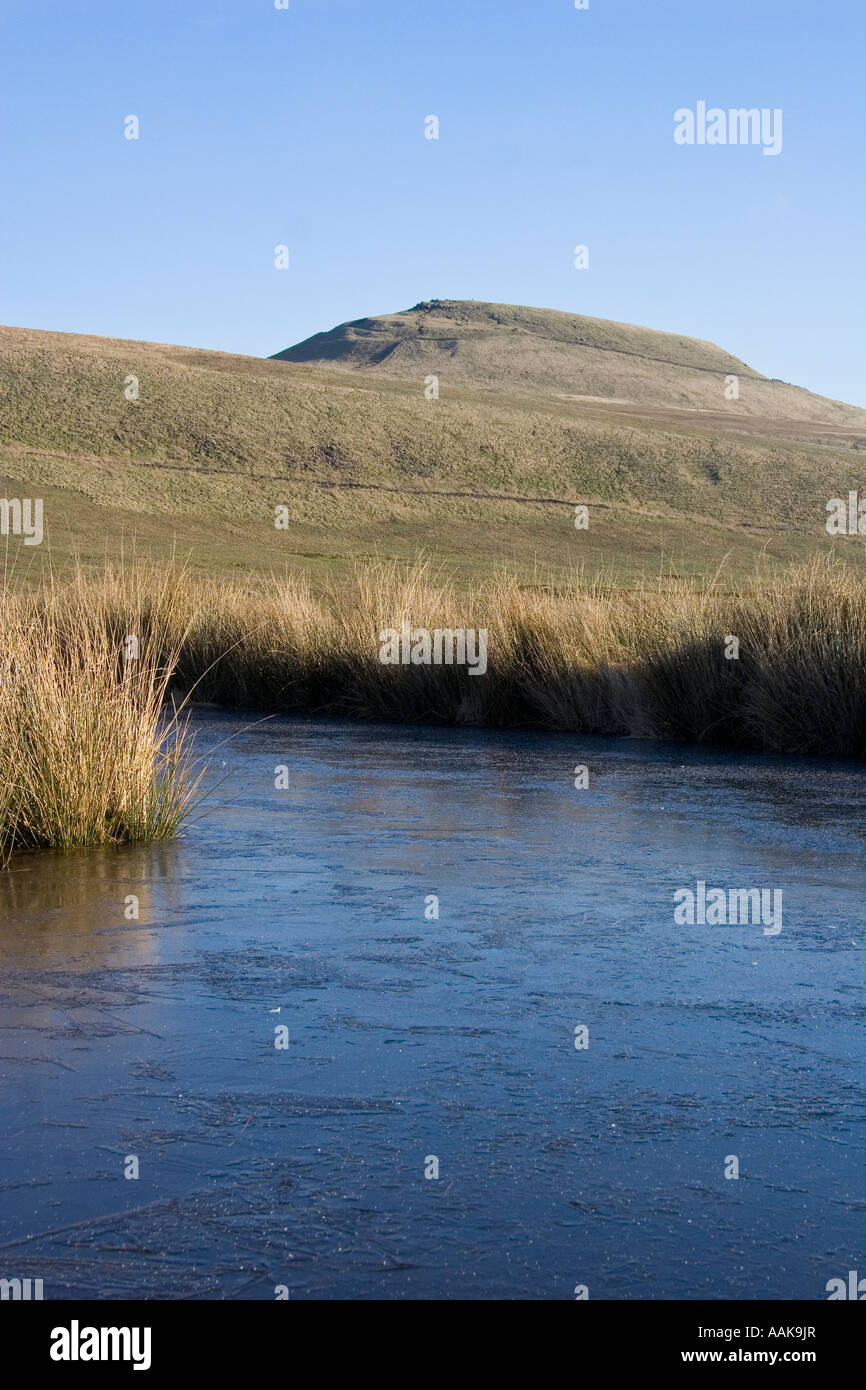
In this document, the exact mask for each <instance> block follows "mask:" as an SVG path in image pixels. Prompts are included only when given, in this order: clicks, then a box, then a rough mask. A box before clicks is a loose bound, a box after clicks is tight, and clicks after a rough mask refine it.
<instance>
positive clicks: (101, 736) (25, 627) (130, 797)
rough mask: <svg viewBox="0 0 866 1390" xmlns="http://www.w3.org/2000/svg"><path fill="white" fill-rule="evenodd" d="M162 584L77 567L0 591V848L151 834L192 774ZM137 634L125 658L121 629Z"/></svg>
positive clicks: (171, 818)
mask: <svg viewBox="0 0 866 1390" xmlns="http://www.w3.org/2000/svg"><path fill="white" fill-rule="evenodd" d="M167 593H168V588H167V586H166V585H165V584H164V583H161V582H160V580H159V579H158V577H157V576H156V574H155V573H152V574H150V575H149V576H148V581H147V584H146V586H141V585H137V582H136V581H135V580H132V581H130V582H127V583H126V584H125V586H124V593H123V603H122V604H117V603H116V602H115V599H116V597H117V591H116V589H114V588H113V587H112V586H111V585H110V584H105V583H102V584H93V583H88V582H87V581H86V580H84V579H83V577H82V576H81V575H80V574H78V575H76V576H75V577H74V578H73V579H72V580H71V581H69V582H67V583H65V584H54V583H51V584H49V585H47V586H46V587H45V588H44V589H43V590H42V591H40V593H39V594H38V595H37V596H35V597H29V596H24V595H18V596H16V595H15V594H13V593H10V592H9V591H7V592H6V593H4V594H3V596H2V598H0V767H2V778H0V852H2V853H8V852H9V851H10V850H11V849H17V848H44V847H52V848H57V849H70V848H72V847H75V846H89V845H98V844H108V843H112V842H114V843H118V842H128V841H136V840H160V839H166V838H168V837H169V836H171V835H173V834H174V833H175V831H176V830H177V828H178V826H179V824H180V823H181V821H182V820H183V818H184V816H185V814H186V812H187V811H188V809H189V807H190V804H191V801H192V800H193V798H194V796H195V792H196V787H197V783H198V778H197V777H196V776H195V775H194V773H193V771H192V769H191V764H190V758H191V745H190V740H189V738H188V735H187V728H186V721H185V719H184V718H183V717H182V716H181V715H180V714H178V712H177V711H176V710H175V709H173V708H172V709H171V713H169V712H168V709H169V708H170V706H169V705H167V701H166V697H167V694H168V689H169V685H170V682H171V678H172V672H173V668H174V664H175V661H176V659H177V642H178V638H179V636H180V635H181V634H180V631H179V629H178V628H177V625H176V624H172V625H171V626H169V624H168V622H167V621H166V619H167V612H168V608H167V605H166V603H165V599H166V596H167ZM127 635H131V636H134V637H136V638H137V641H138V652H137V656H136V657H135V658H134V659H131V660H126V659H125V655H124V639H125V638H126V636H127Z"/></svg>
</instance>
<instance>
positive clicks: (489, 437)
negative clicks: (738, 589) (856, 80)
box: [0, 306, 866, 583]
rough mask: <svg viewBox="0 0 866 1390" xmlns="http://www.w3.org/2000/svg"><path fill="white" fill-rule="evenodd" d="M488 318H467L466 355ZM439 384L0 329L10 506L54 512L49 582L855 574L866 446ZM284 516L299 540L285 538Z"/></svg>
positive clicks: (35, 558)
mask: <svg viewBox="0 0 866 1390" xmlns="http://www.w3.org/2000/svg"><path fill="white" fill-rule="evenodd" d="M489 307H490V306H468V308H467V314H468V316H469V317H468V322H469V325H470V328H471V330H472V331H473V332H475V331H476V329H475V328H473V327H472V325H473V324H474V323H475V321H476V320H475V318H474V317H473V315H477V311H478V310H479V309H480V308H485V309H487V308H489ZM419 312H420V311H419ZM511 312H512V313H513V314H516V315H518V316H519V317H521V321H522V320H523V318H524V317H525V316H526V315H527V314H537V315H539V316H540V320H539V321H541V322H543V323H546V322H547V320H548V319H551V318H552V319H553V320H555V321H556V323H555V327H556V329H557V331H558V332H561V333H567V332H572V331H575V332H576V331H577V330H576V329H574V330H572V328H571V327H568V326H567V325H564V324H562V325H561V324H559V320H560V319H564V320H568V323H569V324H573V323H574V322H575V321H574V319H573V316H569V315H548V314H544V312H543V311H524V310H513V311H511ZM397 317H401V316H397ZM581 322H583V323H584V324H592V323H593V322H597V321H592V320H583V321H581ZM356 327H357V326H356ZM509 331H511V330H510V327H509ZM477 332H478V333H479V334H481V336H483V332H482V330H481V329H477ZM586 332H587V333H589V332H590V330H589V329H587V330H586ZM592 332H594V333H595V334H596V336H595V338H594V339H593V350H596V351H599V352H601V353H605V354H608V356H610V355H611V352H612V349H611V348H610V347H609V346H608V344H609V343H622V342H630V343H631V344H632V345H635V344H637V345H639V346H642V347H646V346H647V343H649V345H650V346H654V347H657V348H658V350H659V351H662V352H667V353H668V359H667V361H666V362H661V363H660V361H659V359H656V365H657V366H658V367H659V369H660V370H661V368H662V367H664V368H665V369H669V370H671V371H680V370H683V368H682V365H681V362H680V360H679V359H678V357H677V354H680V356H681V357H682V356H683V354H685V355H688V353H690V352H692V351H693V349H695V348H700V349H701V350H702V352H703V353H704V354H705V357H706V362H707V363H709V362H712V363H713V364H714V365H713V366H712V369H711V368H710V367H709V366H708V365H704V366H702V367H701V368H696V367H695V368H691V367H690V368H688V369H687V370H689V371H692V370H694V371H698V372H699V373H704V374H705V375H706V374H709V375H712V374H713V373H715V371H716V369H717V368H718V370H723V369H724V368H725V367H727V366H729V365H730V363H731V362H732V361H734V359H730V358H728V357H727V355H726V354H723V353H720V350H719V349H716V348H713V347H712V345H710V344H698V345H695V344H690V340H684V339H675V338H671V337H670V336H669V335H658V334H652V333H650V332H649V331H648V330H639V329H627V328H624V327H623V326H621V325H601V326H598V327H597V329H593V330H592ZM622 334H624V335H626V336H625V337H622V336H621V335H622ZM629 335H632V336H629ZM633 335H637V336H636V337H635V336H633ZM641 335H644V336H643V337H641ZM659 339H664V340H665V341H664V343H663V344H661V345H660V344H659V343H658V342H657V340H659ZM557 346H558V347H562V348H569V349H570V344H569V342H568V341H567V339H565V338H563V339H561V340H557ZM613 355H615V356H617V358H619V357H620V356H624V354H623V353H622V352H620V350H619V349H616V352H615V353H614V354H613ZM636 360H639V361H640V363H641V364H642V365H641V370H642V371H644V370H649V366H648V365H647V364H648V362H649V359H648V358H647V357H646V356H642V357H640V358H639V359H636ZM741 365H742V364H740V366H741ZM742 371H743V374H745V373H747V372H748V369H747V368H745V369H742ZM130 377H135V378H136V379H137V383H138V398H137V399H127V394H126V393H127V392H128V391H129V390H130V389H131V385H130V383H129V378H130ZM752 379H754V381H755V382H756V383H757V384H758V385H760V384H761V379H759V378H757V377H754V378H750V380H752ZM713 380H715V376H713ZM441 383H442V391H441V396H440V399H439V400H436V401H430V400H427V399H426V398H425V394H424V389H423V378H420V379H419V378H415V379H409V380H404V379H402V378H398V377H397V376H393V375H388V374H386V373H383V372H382V371H381V368H379V369H376V368H375V367H369V364H368V369H367V370H363V371H362V370H358V369H353V370H352V373H351V374H349V373H348V372H347V371H346V369H345V368H334V367H331V368H324V367H321V366H308V365H301V364H298V363H295V362H286V361H278V360H269V359H259V358H248V357H238V356H233V355H230V354H224V353H216V352H206V351H199V350H195V349H190V348H181V347H171V346H166V345H161V344H148V343H138V342H127V341H122V340H112V339H101V338H92V337H83V336H78V335H66V334H56V333H42V332H35V331H31V330H26V329H16V328H2V329H0V497H2V496H5V497H14V496H30V497H35V496H39V497H43V498H44V500H45V527H46V535H47V537H48V539H49V541H50V546H51V552H52V556H53V557H54V558H55V559H56V560H62V559H63V557H64V555H65V554H66V553H68V551H69V550H71V549H73V548H75V549H76V550H78V551H79V552H80V553H81V554H82V556H83V558H84V559H85V560H87V559H90V558H94V559H101V558H103V557H104V556H105V555H108V556H109V557H112V558H113V557H117V556H118V555H119V554H120V553H121V551H123V552H124V553H128V551H129V549H130V546H131V544H132V539H133V537H134V538H135V545H136V548H137V550H138V551H139V553H142V552H144V553H149V554H153V555H155V556H157V557H158V558H164V557H165V556H166V555H168V554H170V553H171V551H172V549H173V548H176V549H177V550H178V551H179V552H180V553H181V554H182V555H183V556H186V555H187V554H190V555H191V557H192V563H193V566H194V567H196V568H201V569H205V570H215V569H216V570H225V569H231V568H240V569H251V568H265V569H272V568H278V569H282V568H284V567H285V566H290V567H295V568H296V567H299V566H300V567H302V568H304V569H305V570H307V571H308V572H309V573H310V576H311V578H312V579H313V581H314V582H316V583H318V582H319V581H324V580H325V579H326V578H327V577H328V576H330V575H332V574H333V573H335V572H337V573H339V572H342V571H344V570H345V569H346V567H347V565H348V562H349V561H351V560H352V559H353V558H356V557H369V556H375V557H378V558H384V559H389V558H398V559H399V558H410V557H413V556H415V555H416V554H417V553H418V552H419V550H421V549H424V550H425V551H426V552H427V553H428V554H429V555H430V556H431V557H432V558H433V559H434V560H442V561H445V562H448V563H449V564H451V565H453V566H455V567H456V568H457V570H458V571H460V572H462V573H464V574H466V575H467V576H471V577H479V576H482V575H486V574H489V573H490V572H491V571H492V570H493V569H494V568H495V566H496V565H497V564H498V563H500V562H504V563H507V564H508V565H509V566H510V567H511V568H512V569H513V570H514V571H515V572H516V573H517V574H518V575H519V576H521V577H522V578H523V579H531V578H532V577H533V575H535V574H536V573H537V571H538V567H539V566H540V567H541V569H543V570H546V569H550V570H552V571H553V573H554V574H557V573H564V572H565V571H567V570H569V569H571V568H574V567H576V566H584V567H586V568H587V569H589V570H591V571H592V570H596V569H597V568H599V567H600V566H606V567H608V568H610V569H611V570H613V571H615V572H616V576H617V577H618V578H619V579H620V580H622V581H629V582H630V581H631V580H632V579H634V578H635V577H637V576H639V575H641V574H644V573H650V574H653V573H658V571H659V568H660V567H664V568H665V569H667V568H669V567H673V568H674V569H675V570H677V571H679V572H680V573H683V574H695V573H702V572H705V571H706V570H707V569H708V568H709V569H712V568H715V567H716V565H717V564H718V563H719V562H720V561H721V560H722V559H723V558H724V557H725V556H728V557H729V562H728V563H729V569H730V570H731V572H732V573H733V574H736V573H738V572H742V571H743V570H745V569H748V568H750V567H751V566H752V565H753V563H754V560H755V558H756V556H757V555H759V554H765V556H766V558H767V560H768V561H769V562H771V563H774V562H778V563H783V562H787V561H788V560H790V559H795V558H802V557H803V556H805V555H807V554H809V553H811V552H812V551H814V550H815V549H816V548H819V547H830V546H831V545H832V547H833V548H835V549H836V550H837V551H838V552H839V553H840V554H841V555H842V556H843V557H844V558H846V559H848V560H851V561H855V562H857V563H859V561H860V559H861V556H862V546H861V544H860V542H859V541H857V540H856V539H854V540H847V539H844V538H842V539H839V540H836V541H834V542H830V540H829V538H828V537H827V536H826V533H825V529H824V521H825V504H826V502H827V500H828V499H829V498H830V497H833V496H837V495H844V494H845V493H846V492H847V491H848V489H849V488H850V487H856V486H858V483H859V481H860V479H861V477H862V463H863V459H864V454H863V452H861V450H862V447H863V445H864V442H866V424H861V425H851V424H842V423H838V422H837V423H822V422H815V421H813V422H808V421H804V420H803V419H796V418H792V417H787V418H786V417H783V416H781V417H780V416H774V417H772V418H767V419H763V418H761V419H758V418H755V417H754V416H750V415H748V414H747V413H745V412H742V411H740V410H739V409H733V408H732V409H731V410H730V411H729V412H728V411H726V410H718V409H717V410H716V411H714V412H711V413H707V414H701V413H697V412H693V411H689V410H685V409H677V408H675V407H673V406H662V405H660V404H659V402H658V400H655V401H654V402H653V403H651V404H646V405H642V404H641V403H640V402H635V401H632V402H631V403H630V404H620V403H617V402H614V401H611V402H599V401H587V400H574V399H566V398H564V397H562V396H557V395H547V396H543V395H541V394H539V393H538V392H532V391H527V392H526V393H521V392H520V391H517V390H512V392H511V394H508V395H506V394H505V392H504V389H503V387H502V383H501V382H500V383H498V384H497V389H496V390H484V389H482V388H481V387H480V386H478V385H477V384H469V383H462V384H461V383H459V382H454V383H452V382H451V380H450V378H449V377H448V375H447V374H444V373H443V374H442V376H441ZM766 385H767V386H768V387H769V386H770V385H772V383H766ZM786 389H788V388H786ZM790 389H793V388H790ZM803 394H805V393H803ZM809 399H811V400H819V398H814V397H813V398H809ZM723 404H724V403H723ZM824 404H825V405H826V407H827V410H828V412H830V407H831V405H832V403H824ZM717 405H718V402H717ZM732 405H733V403H732ZM844 409H845V410H846V411H850V413H851V415H852V416H861V417H863V420H864V422H866V412H857V411H855V410H854V408H853V407H850V408H849V407H845V408H844ZM577 503H588V504H589V507H590V525H589V529H588V530H587V531H577V530H575V528H574V506H575V504H577ZM277 505H285V507H286V508H287V515H288V518H289V524H288V529H285V530H277V529H276V528H275V526H274V507H275V506H277ZM0 545H6V541H5V539H4V540H3V541H0ZM8 554H9V562H10V563H14V564H16V565H17V566H19V567H20V566H22V565H27V566H30V567H31V568H32V569H34V570H35V569H38V568H39V566H40V564H41V562H42V560H43V559H44V555H45V548H44V547H42V548H36V547H33V548H31V547H25V546H23V545H22V544H21V543H20V542H19V541H17V540H14V539H13V538H10V539H9V542H8Z"/></svg>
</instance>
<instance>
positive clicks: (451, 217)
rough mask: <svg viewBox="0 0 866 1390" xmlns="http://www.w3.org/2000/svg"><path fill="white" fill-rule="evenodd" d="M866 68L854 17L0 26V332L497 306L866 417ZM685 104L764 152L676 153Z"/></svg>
mask: <svg viewBox="0 0 866 1390" xmlns="http://www.w3.org/2000/svg"><path fill="white" fill-rule="evenodd" d="M864 52H866V6H864V5H863V3H862V0H844V3H833V0H822V3H820V4H819V3H817V0H815V2H814V3H805V0H725V3H719V4H711V3H709V0H657V2H656V0H590V8H589V9H588V10H586V11H577V10H576V9H575V8H574V0H290V9H289V10H288V11H278V10H276V9H275V7H274V3H273V0H126V2H124V0H110V2H109V0H39V3H36V0H0V77H2V81H0V180H2V183H0V186H2V190H3V195H4V198H3V202H4V215H3V217H2V219H0V265H2V299H0V322H4V323H12V324H21V325H26V326H28V327H34V328H50V329H59V330H63V331H67V332H79V333H99V334H107V335H109V336H114V337H127V338H143V339H153V340H157V341H162V342H177V343H189V344H194V345H196V346H201V347H212V348H222V349H226V350H230V351H238V352H247V353H254V354H270V353H273V352H276V351H278V350H279V349H281V348H283V347H286V346H288V345H289V344H290V343H292V342H296V341H298V340H299V339H301V338H304V337H306V336H308V335H309V334H311V333H314V332H317V331H319V330H320V329H327V328H330V327H333V326H334V324H336V323H339V322H342V321H343V320H346V319H353V318H360V317H363V316H364V315H367V314H377V313H387V312H393V311H395V310H398V309H403V308H408V307H409V306H410V305H412V304H414V303H416V302H417V301H418V300H420V299H426V298H432V297H440V298H458V299H482V300H487V299H490V300H499V301H505V302H512V303H521V304H535V305H543V306H546V307H550V308H558V309H566V310H572V311H575V312H579V313H587V314H593V315H597V316H599V317H602V318H612V319H619V320H622V321H625V322H631V323H640V324H646V325H648V326H650V327H653V328H662V329H667V330H671V331H676V332H682V333H685V334H689V335H692V336H695V337H700V338H708V339H711V340H713V341H715V342H718V343H720V344H721V345H722V346H724V347H726V348H727V349H729V350H730V351H732V352H734V353H736V354H737V355H738V356H741V357H743V358H744V359H745V360H746V361H747V362H749V363H750V364H751V365H752V366H754V367H756V368H757V369H758V370H760V371H764V372H766V373H767V374H768V375H770V376H778V377H781V378H783V379H785V380H788V381H794V382H796V383H797V384H799V385H804V386H808V387H809V388H810V389H812V390H815V391H819V392H821V393H822V394H825V395H830V396H834V397H837V398H840V399H844V400H849V401H853V402H856V403H857V404H860V405H866V350H864V339H863V327H862V325H863V307H864V271H863V244H864V229H866V192H864V186H866V185H864V150H866V102H864V100H863V55H864ZM700 100H705V101H707V102H708V103H709V105H710V106H713V105H716V106H719V107H722V108H729V107H732V106H733V107H739V106H746V107H753V106H755V107H758V108H763V107H769V108H777V107H778V108H781V109H782V112H783V147H782V152H781V154H779V155H778V156H777V157H773V156H765V155H763V153H762V150H761V149H760V148H757V147H751V146H748V147H743V146H725V147H708V146H697V145H695V146H691V147H689V146H677V145H676V144H675V143H674V140H673V129H674V120H673V115H674V112H675V111H676V110H677V109H679V108H682V107H691V108H694V107H695V106H696V103H697V102H698V101H700ZM130 114H135V115H137V116H138V117H139V119H140V122H141V129H140V139H139V140H137V141H132V140H127V139H125V138H124V133H123V129H124V127H123V123H124V118H125V117H126V116H127V115H130ZM431 114H435V115H437V116H438V117H439V121H440V138H439V139H438V141H434V140H426V139H425V138H424V120H425V117H426V116H428V115H431ZM282 243H284V244H286V245H288V246H289V248H290V255H291V265H290V269H289V270H288V271H278V270H275V269H274V247H275V246H276V245H278V244H282ZM578 243H581V244H586V245H588V246H589V250H590V258H589V259H590V265H589V269H588V270H575V269H574V266H573V248H574V246H575V245H576V244H578Z"/></svg>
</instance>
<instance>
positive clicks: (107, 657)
mask: <svg viewBox="0 0 866 1390" xmlns="http://www.w3.org/2000/svg"><path fill="white" fill-rule="evenodd" d="M864 598H866V588H864V585H863V583H862V582H861V581H859V580H858V579H857V578H856V576H855V575H854V574H853V573H852V571H850V570H848V569H847V568H844V567H842V566H841V565H834V564H833V563H831V562H829V561H816V562H815V563H813V564H812V565H808V566H805V567H802V568H798V569H794V570H791V571H789V572H788V573H787V574H786V575H785V576H783V577H781V578H773V579H769V580H766V581H758V580H755V581H753V582H751V583H749V584H746V585H743V586H741V587H739V588H738V589H737V590H736V591H734V592H731V591H729V590H727V589H726V588H723V587H722V585H720V584H719V583H717V582H714V581H708V582H706V583H705V584H703V585H692V584H688V583H685V582H683V583H670V582H666V583H663V584H658V585H651V584H647V585H644V586H643V587H641V588H639V589H637V590H629V591H622V590H617V589H615V588H612V587H610V586H607V585H604V584H602V583H595V584H593V583H587V582H585V581H583V580H578V579H575V580H574V581H573V582H572V583H570V584H567V585H558V586H555V587H554V586H544V585H541V586H537V587H534V588H531V589H526V588H523V587H521V586H520V585H518V584H517V583H516V582H515V581H513V580H512V579H509V578H508V577H507V576H503V577H500V578H499V579H497V580H495V581H492V582H490V583H487V584H484V585H481V586H479V587H478V588H477V589H475V590H474V591H473V592H471V593H465V592H462V591H460V590H458V589H457V588H456V587H455V585H454V583H453V581H451V580H450V579H449V578H448V577H447V576H445V577H443V576H442V575H439V574H437V573H436V572H434V571H433V570H431V568H430V567H429V566H427V565H424V564H421V565H416V566H414V567H409V568H406V567H401V566H397V565H392V566H384V565H376V566H367V567H361V568H359V569H358V570H357V572H356V574H355V576H354V579H353V581H352V582H351V583H350V584H347V585H343V586H342V587H339V588H338V587H335V588H333V589H332V590H331V591H330V592H328V593H326V594H325V595H324V597H322V598H317V597H314V596H313V595H312V594H311V592H310V590H309V588H308V586H307V585H306V583H305V582H304V581H303V579H286V580H276V579H273V580H259V579H250V580H248V581H246V582H244V583H235V584H223V583H217V582H215V581H209V580H203V579H197V578H195V577H193V576H191V575H190V574H188V573H186V572H181V571H179V570H175V569H169V570H167V571H163V570H157V569H154V568H151V567H148V566H146V565H145V566H139V565H133V566H132V567H131V568H130V569H127V570H119V569H118V570H107V571H106V572H105V573H104V574H101V575H99V576H98V577H94V578H85V577H84V576H83V575H82V574H80V573H79V574H77V575H75V576H74V577H73V579H71V580H70V581H67V582H62V583H61V582H53V583H51V584H50V585H49V586H48V587H47V588H46V589H43V590H42V591H40V592H39V593H38V594H36V595H35V596H33V595H30V596H28V595H25V594H20V595H18V596H15V595H12V594H10V593H7V594H6V596H5V598H4V599H3V601H2V605H0V651H2V662H0V675H2V684H0V757H2V766H3V770H4V776H3V777H2V779H0V833H2V837H3V840H4V841H5V843H6V845H7V846H8V845H9V844H10V843H15V844H21V845H57V846H69V845H73V844H78V845H86V844H93V843H99V842H103V841H106V840H123V839H127V840H133V839H148V838H160V837H163V836H168V835H170V834H172V833H173V831H174V830H175V828H176V827H177V825H178V823H179V822H180V820H181V819H182V818H183V815H184V813H185V811H186V810H187V808H188V806H189V802H190V798H191V796H192V795H193V794H194V790H195V782H194V779H192V777H191V773H190V768H189V758H188V742H187V741H186V739H185V725H184V724H183V723H182V722H178V719H177V717H176V716H175V715H172V716H170V717H169V718H168V720H167V721H166V720H165V715H164V713H161V710H162V708H163V706H164V703H165V699H166V696H167V694H168V691H169V688H170V686H171V685H172V684H173V685H174V688H175V689H178V688H179V689H181V690H184V691H186V692H188V693H191V694H192V695H193V696H194V698H195V699H197V700H207V701H212V702H215V703H218V704H222V705H227V706H236V707H249V708H258V709H266V710H287V711H291V710H296V711H312V712H316V711H318V712H327V713H330V714H341V715H352V716H358V717H361V718H372V719H394V720H405V721H416V722H422V721H423V722H431V723H462V724H484V725H490V726H512V727H529V728H543V729H570V730H577V731H582V732H595V733H612V734H631V735H639V736H647V735H652V736H658V737H663V738H677V739H684V740H688V741H693V742H697V741H703V740H705V741H712V742H720V743H725V742H727V743H732V744H739V745H743V746H747V747H755V748H764V749H767V750H772V751H776V752H786V753H813V754H836V755H842V756H852V757H863V756H864V755H866V603H864ZM404 619H407V620H408V621H409V622H410V623H411V624H412V626H413V627H423V628H428V629H431V630H432V629H435V628H475V629H478V628H487V630H488V633H489V639H488V669H487V673H486V675H483V676H478V675H476V676H472V675H470V674H469V672H468V670H467V668H466V667H465V666H464V667H460V666H445V665H439V666H437V665H406V666H403V665H400V666H389V665H382V664H381V663H380V661H379V633H380V631H381V630H382V629H384V628H397V629H399V628H400V625H401V623H402V621H403V620H404ZM130 633H132V634H136V635H137V636H138V638H139V642H140V651H141V655H140V658H139V660H138V661H137V662H131V663H127V664H124V663H123V660H122V655H121V652H122V646H123V640H124V637H125V636H126V635H127V634H130ZM728 636H735V637H737V638H738V639H739V649H740V655H739V659H738V660H728V659H726V657H725V645H726V639H727V638H728Z"/></svg>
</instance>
